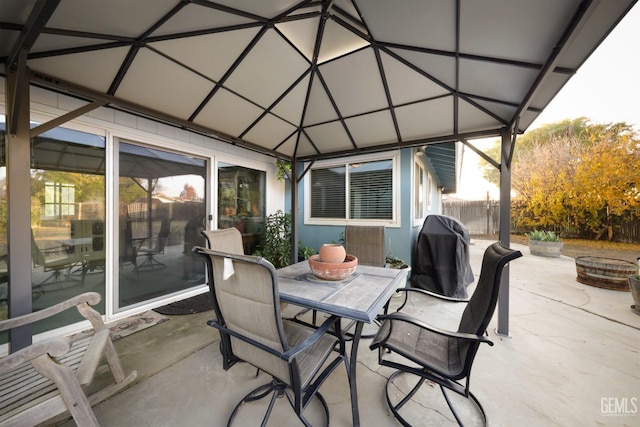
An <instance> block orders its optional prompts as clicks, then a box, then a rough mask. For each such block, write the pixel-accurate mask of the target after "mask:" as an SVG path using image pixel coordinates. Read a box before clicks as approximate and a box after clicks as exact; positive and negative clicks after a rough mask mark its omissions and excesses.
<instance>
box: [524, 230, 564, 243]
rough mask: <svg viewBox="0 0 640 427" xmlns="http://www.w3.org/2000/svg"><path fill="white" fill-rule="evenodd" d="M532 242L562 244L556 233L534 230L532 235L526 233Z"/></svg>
mask: <svg viewBox="0 0 640 427" xmlns="http://www.w3.org/2000/svg"><path fill="white" fill-rule="evenodd" d="M525 236H527V237H528V238H529V239H531V240H539V241H542V242H560V241H561V240H562V239H560V236H559V235H558V234H557V233H556V232H555V231H539V230H534V231H532V232H531V233H525Z"/></svg>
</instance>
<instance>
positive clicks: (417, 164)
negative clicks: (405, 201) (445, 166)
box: [411, 158, 428, 227]
mask: <svg viewBox="0 0 640 427" xmlns="http://www.w3.org/2000/svg"><path fill="white" fill-rule="evenodd" d="M413 167H414V170H413V171H412V174H411V210H412V212H411V218H412V219H413V226H414V227H417V226H419V225H421V224H422V223H424V219H425V218H426V215H427V210H426V206H425V205H426V204H425V202H424V200H423V202H422V217H417V212H416V211H415V209H416V203H417V202H416V200H415V197H416V186H417V185H418V183H417V182H416V172H417V171H416V169H418V170H422V177H423V180H424V182H423V184H424V186H425V188H426V186H427V185H428V171H427V168H426V167H425V166H424V164H423V163H422V162H421V161H420V160H418V159H417V158H415V159H414V161H413ZM426 196H427V195H426V194H425V197H426Z"/></svg>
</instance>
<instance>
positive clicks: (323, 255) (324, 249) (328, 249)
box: [318, 243, 347, 264]
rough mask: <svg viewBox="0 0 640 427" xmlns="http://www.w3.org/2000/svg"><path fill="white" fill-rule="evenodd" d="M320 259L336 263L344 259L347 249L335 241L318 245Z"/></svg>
mask: <svg viewBox="0 0 640 427" xmlns="http://www.w3.org/2000/svg"><path fill="white" fill-rule="evenodd" d="M318 255H320V261H322V262H327V263H331V264H338V263H341V262H343V261H344V258H345V257H346V256H347V251H346V250H345V249H344V247H343V246H342V245H339V244H337V243H325V244H324V245H322V246H320V253H319V254H318Z"/></svg>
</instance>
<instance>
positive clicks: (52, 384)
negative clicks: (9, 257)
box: [0, 292, 137, 427]
mask: <svg viewBox="0 0 640 427" xmlns="http://www.w3.org/2000/svg"><path fill="white" fill-rule="evenodd" d="M98 302H100V294H98V293H95V292H87V293H84V294H82V295H78V296H76V297H74V298H71V299H69V300H67V301H64V302H61V303H59V304H56V305H54V306H51V307H48V308H46V309H44V310H41V311H37V312H35V313H31V314H26V315H24V316H19V317H15V318H12V319H8V320H3V321H0V331H6V330H10V329H13V328H17V327H19V326H23V325H27V324H31V323H34V322H37V321H39V320H42V319H46V318H48V317H51V316H52V315H54V314H57V313H60V312H62V311H65V310H67V309H70V308H73V307H76V308H77V309H78V311H79V312H80V314H81V315H82V316H83V317H85V318H86V319H88V320H89V321H90V322H91V325H92V326H93V331H92V332H91V333H89V334H87V333H82V334H78V335H77V336H76V337H75V338H74V339H70V338H67V337H57V338H52V339H46V340H43V341H39V342H36V343H33V344H32V345H30V346H29V347H27V348H24V349H22V350H19V351H17V352H15V353H13V354H10V355H8V356H5V357H3V358H0V425H3V426H4V425H11V426H14V425H15V426H33V425H38V424H41V423H45V422H47V423H52V422H56V421H61V420H63V419H65V418H66V417H68V416H69V414H71V416H72V417H73V418H74V420H75V422H76V424H77V425H79V426H83V427H84V426H98V425H99V424H98V421H97V420H96V417H95V415H94V414H93V411H92V409H91V406H92V405H95V404H97V403H99V402H101V401H103V400H105V399H106V398H108V397H109V396H111V395H113V394H114V393H116V392H117V391H119V390H121V389H122V388H124V387H125V386H127V385H128V384H130V383H131V382H132V381H133V380H134V379H135V378H136V375H137V373H136V371H133V372H132V373H131V374H129V375H128V376H126V375H125V373H124V369H123V368H122V364H121V362H120V359H119V358H118V355H117V353H116V350H115V347H114V346H113V342H112V341H111V337H110V335H109V329H108V328H107V327H106V326H105V325H104V322H103V321H102V317H101V316H100V313H98V312H97V311H96V310H94V309H93V308H91V307H90V305H96V304H97V303H98ZM103 361H106V365H107V366H108V367H107V366H105V368H106V369H108V368H110V370H111V374H112V375H113V379H114V382H113V383H112V384H110V385H108V386H107V387H105V388H102V389H100V390H98V391H96V392H94V393H93V394H90V395H89V394H88V393H89V392H90V391H89V386H90V384H91V382H92V380H93V379H94V377H95V376H96V373H97V371H98V370H99V369H98V368H99V367H100V366H103V365H105V364H104V363H101V362H103Z"/></svg>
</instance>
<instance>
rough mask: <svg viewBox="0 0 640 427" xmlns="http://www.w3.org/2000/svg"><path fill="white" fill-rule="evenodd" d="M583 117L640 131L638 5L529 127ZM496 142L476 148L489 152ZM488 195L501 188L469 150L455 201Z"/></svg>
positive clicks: (491, 141) (494, 196) (481, 198)
mask: <svg viewBox="0 0 640 427" xmlns="http://www.w3.org/2000/svg"><path fill="white" fill-rule="evenodd" d="M582 116H584V117H586V118H588V119H589V120H591V122H592V123H615V122H622V121H623V122H627V123H628V124H630V125H632V126H634V127H635V128H636V129H637V130H638V131H639V132H640V5H635V6H634V7H633V9H631V11H629V13H628V14H627V15H626V16H625V17H624V18H623V19H622V21H621V22H620V23H619V24H618V26H616V28H614V29H613V31H612V32H611V33H610V34H609V36H608V37H607V38H606V39H605V40H604V41H603V42H602V43H601V44H600V46H599V47H598V48H597V49H596V50H595V52H593V54H592V55H591V56H590V57H589V58H588V59H587V60H586V61H585V63H584V64H583V65H582V67H580V68H579V69H578V71H577V73H576V74H575V75H574V76H573V77H572V78H571V79H570V80H569V82H568V83H567V84H566V85H565V86H564V87H563V88H562V90H561V91H560V92H559V93H558V94H557V95H556V97H555V98H554V99H553V100H552V101H551V102H550V103H549V105H548V106H547V107H546V108H545V109H544V111H543V112H542V113H541V114H540V115H539V116H538V118H537V119H536V120H535V121H534V122H533V123H532V124H531V126H530V127H529V129H530V130H531V129H535V128H537V127H540V126H542V125H544V124H547V123H555V122H558V121H561V120H564V119H575V118H578V117H582ZM494 140H495V138H491V139H489V140H484V141H476V142H475V145H477V146H478V148H481V149H482V148H486V147H487V146H490V145H492V144H493V141H494ZM516 143H517V142H516ZM487 191H489V193H490V197H491V198H492V199H494V200H495V199H498V194H499V192H498V189H497V188H496V187H495V186H494V185H492V184H490V183H488V182H486V181H485V180H484V179H483V178H482V173H481V171H480V168H479V165H478V155H477V154H475V153H474V152H473V151H471V150H470V149H468V148H465V150H464V157H463V166H462V175H461V178H460V185H459V186H458V193H457V194H454V195H451V197H458V198H463V199H467V200H484V199H485V198H486V196H487Z"/></svg>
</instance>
